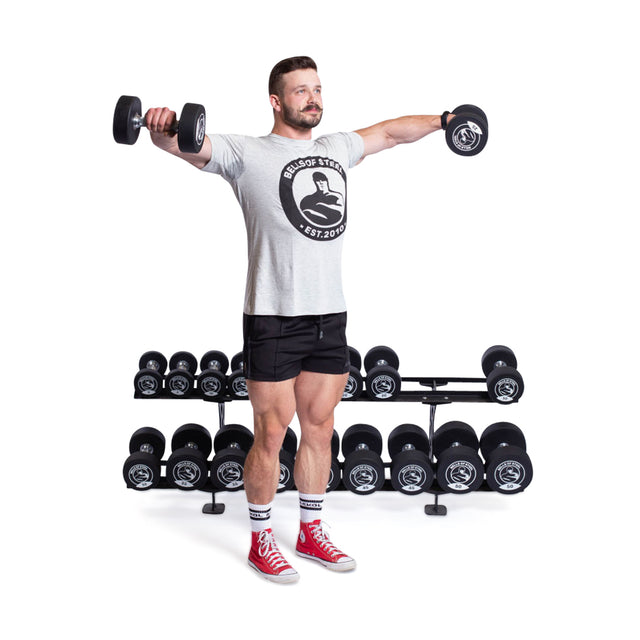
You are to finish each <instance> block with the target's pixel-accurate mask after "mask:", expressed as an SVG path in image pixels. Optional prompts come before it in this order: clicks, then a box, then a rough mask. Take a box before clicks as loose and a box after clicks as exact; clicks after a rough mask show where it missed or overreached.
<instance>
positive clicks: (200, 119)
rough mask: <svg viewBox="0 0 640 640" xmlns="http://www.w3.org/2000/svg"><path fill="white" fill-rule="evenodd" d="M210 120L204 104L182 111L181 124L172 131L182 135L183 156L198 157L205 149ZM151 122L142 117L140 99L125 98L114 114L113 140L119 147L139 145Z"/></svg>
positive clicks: (187, 106) (190, 103) (121, 100)
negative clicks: (143, 131) (191, 155)
mask: <svg viewBox="0 0 640 640" xmlns="http://www.w3.org/2000/svg"><path fill="white" fill-rule="evenodd" d="M206 124H207V117H206V113H205V109H204V107H203V106H202V105H201V104H194V103H192V102H187V103H186V104H185V105H184V107H183V108H182V113H181V114H180V120H179V121H176V122H175V123H174V124H173V125H172V127H171V130H172V131H175V132H176V133H177V134H178V147H179V148H180V151H182V152H183V153H198V152H199V151H200V149H202V145H203V143H204V136H205V133H206ZM146 126H147V122H146V119H145V116H144V114H143V113H142V103H141V102H140V98H136V97H135V96H121V97H120V99H119V100H118V102H117V103H116V109H115V111H114V113H113V138H114V140H115V141H116V142H118V143H119V144H135V143H136V141H137V140H138V136H139V135H140V129H141V128H142V127H146Z"/></svg>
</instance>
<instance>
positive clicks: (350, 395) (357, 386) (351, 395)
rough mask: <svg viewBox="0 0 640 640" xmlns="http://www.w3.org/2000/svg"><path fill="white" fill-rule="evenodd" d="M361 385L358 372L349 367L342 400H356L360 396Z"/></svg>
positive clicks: (360, 375) (360, 376)
mask: <svg viewBox="0 0 640 640" xmlns="http://www.w3.org/2000/svg"><path fill="white" fill-rule="evenodd" d="M363 384H364V383H363V380H362V374H361V373H360V370H359V369H356V367H354V366H353V365H351V366H350V367H349V377H348V378H347V383H346V384H345V386H344V391H343V392H342V399H343V400H357V399H358V398H359V397H360V396H361V395H362V389H363Z"/></svg>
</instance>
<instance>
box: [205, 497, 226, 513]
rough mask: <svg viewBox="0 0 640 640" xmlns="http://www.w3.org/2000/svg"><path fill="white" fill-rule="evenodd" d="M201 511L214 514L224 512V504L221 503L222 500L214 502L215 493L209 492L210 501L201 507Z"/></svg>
mask: <svg viewBox="0 0 640 640" xmlns="http://www.w3.org/2000/svg"><path fill="white" fill-rule="evenodd" d="M202 513H209V514H213V515H216V516H218V515H220V514H221V513H224V504H222V502H216V494H215V493H212V494H211V502H209V503H208V504H205V505H204V506H203V507H202Z"/></svg>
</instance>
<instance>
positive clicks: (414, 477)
mask: <svg viewBox="0 0 640 640" xmlns="http://www.w3.org/2000/svg"><path fill="white" fill-rule="evenodd" d="M426 480H427V474H426V473H425V471H424V469H423V468H422V467H419V466H418V465H415V464H409V465H407V466H406V467H402V469H400V471H399V472H398V483H399V485H400V486H401V487H402V490H403V491H408V492H409V493H416V492H417V491H422V489H423V487H424V485H425V482H426Z"/></svg>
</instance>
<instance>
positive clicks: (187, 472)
mask: <svg viewBox="0 0 640 640" xmlns="http://www.w3.org/2000/svg"><path fill="white" fill-rule="evenodd" d="M173 480H174V482H175V483H176V484H177V485H178V486H179V487H186V488H191V487H193V486H194V485H197V484H198V482H199V481H200V468H199V467H198V466H197V465H196V464H194V463H193V462H191V461H190V460H183V461H181V462H179V463H178V464H177V465H176V466H175V467H174V468H173Z"/></svg>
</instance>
